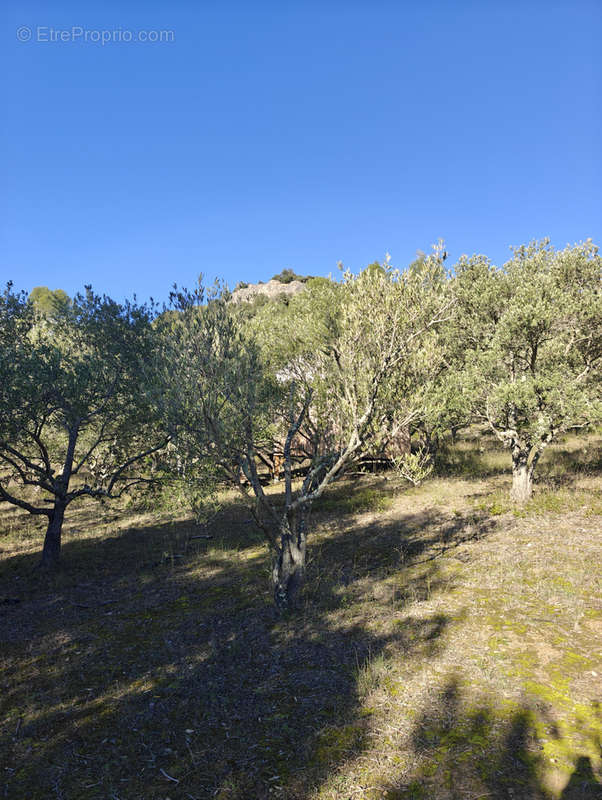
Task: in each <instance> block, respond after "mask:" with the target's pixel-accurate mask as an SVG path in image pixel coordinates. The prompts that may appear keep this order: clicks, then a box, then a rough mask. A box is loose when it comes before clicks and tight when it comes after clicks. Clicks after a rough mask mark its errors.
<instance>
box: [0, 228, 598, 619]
mask: <svg viewBox="0 0 602 800" xmlns="http://www.w3.org/2000/svg"><path fill="white" fill-rule="evenodd" d="M446 257H447V254H446V252H445V250H444V247H443V244H442V243H440V244H439V245H437V246H436V247H435V248H434V251H433V253H432V254H431V255H430V256H424V255H421V256H420V257H419V258H418V259H416V260H415V261H414V262H413V263H412V264H411V265H410V266H409V267H408V268H407V269H406V270H404V271H398V270H395V269H393V268H392V267H391V266H390V264H389V263H388V260H387V261H386V262H385V263H383V264H378V263H374V264H371V265H370V266H369V267H367V268H366V269H365V270H364V271H363V272H361V273H360V274H358V275H353V274H351V273H348V272H346V273H344V275H343V279H342V281H341V282H333V281H330V280H326V279H311V280H309V281H308V282H307V285H306V289H305V290H304V291H303V292H301V293H300V294H298V295H295V296H292V297H289V298H286V302H282V301H279V300H274V301H270V300H267V299H265V298H264V302H262V303H257V302H254V303H253V304H252V305H251V304H246V303H242V304H233V303H231V302H230V294H229V293H228V292H227V291H225V290H224V289H222V288H221V287H220V286H219V285H216V286H214V287H212V288H211V289H209V290H206V289H204V288H203V287H202V286H201V287H199V288H198V289H197V290H196V291H194V292H186V291H182V292H178V291H175V292H174V293H173V295H172V307H171V310H169V311H165V312H164V313H162V314H160V315H159V316H158V317H157V316H156V315H155V313H154V310H153V309H149V308H146V307H144V306H138V305H136V304H135V303H133V304H127V305H126V306H121V305H119V304H117V303H114V302H113V301H111V300H110V299H108V298H99V297H97V296H95V295H94V294H93V292H92V291H91V290H90V289H87V290H86V293H85V295H83V296H78V297H76V298H75V299H74V300H73V301H71V299H70V298H68V297H67V295H65V293H64V292H63V293H61V292H56V291H55V292H50V290H48V289H46V288H45V287H38V289H36V290H34V292H32V295H31V297H30V298H27V297H26V296H25V295H24V294H18V293H15V292H14V291H13V290H12V288H11V287H10V286H9V287H8V288H7V290H6V291H5V293H4V295H3V297H2V298H1V300H0V353H1V361H0V369H1V370H2V374H1V375H0V378H1V389H0V412H1V414H0V464H1V465H2V466H1V471H0V496H1V498H2V499H3V500H5V501H7V502H9V503H13V504H15V505H18V506H20V507H21V508H23V509H25V510H27V511H29V512H30V513H32V514H34V515H41V516H45V517H47V518H48V529H47V533H46V540H45V544H44V556H43V563H44V564H45V565H46V566H51V565H52V564H53V563H55V562H57V561H58V558H59V552H60V540H61V529H62V524H63V519H64V515H65V511H66V509H67V507H68V506H69V504H70V503H71V502H72V501H73V500H76V499H78V498H81V497H83V496H89V497H94V498H97V499H106V498H111V497H114V496H115V495H116V494H117V493H118V492H123V491H130V490H131V489H132V487H134V486H135V485H136V484H140V483H145V484H150V485H154V484H157V483H159V482H160V481H161V480H165V479H166V476H169V475H171V476H172V479H174V480H176V481H177V480H179V481H180V482H182V481H184V482H185V483H186V484H187V485H188V486H189V487H191V486H192V487H193V491H192V494H194V496H195V498H196V502H197V505H199V504H200V505H202V500H203V497H204V496H206V497H207V498H210V497H211V496H212V495H214V494H215V492H216V491H217V490H218V488H219V487H220V486H221V485H223V484H224V483H227V484H230V485H232V486H235V487H236V488H237V489H238V490H239V491H240V493H241V495H242V497H243V498H244V499H245V501H246V502H247V505H248V508H249V511H250V513H251V514H252V516H253V519H254V520H255V522H256V523H257V525H258V526H259V527H260V528H261V530H262V531H263V532H264V535H265V538H266V541H267V543H268V545H269V547H270V551H271V554H272V560H273V564H272V582H273V587H274V599H275V602H276V604H277V605H278V606H279V607H280V608H282V609H285V608H288V607H292V606H294V605H296V604H297V602H298V600H299V591H300V589H301V587H302V585H303V581H304V574H305V563H306V550H307V536H308V531H309V512H310V509H311V506H312V504H313V503H314V502H315V501H316V500H318V499H319V498H320V497H321V495H322V494H323V492H324V491H325V489H326V488H327V487H328V486H329V485H330V484H331V483H333V482H334V481H336V480H338V479H340V477H341V476H342V475H343V474H344V473H345V472H346V471H348V470H349V468H350V467H351V466H352V465H354V464H355V465H357V464H358V463H362V462H365V461H366V459H369V458H376V457H381V460H382V461H387V462H388V463H390V464H391V463H392V464H394V465H395V466H396V468H397V469H398V470H399V472H400V473H401V474H402V475H404V476H405V477H406V478H409V479H410V480H411V481H413V482H415V483H418V482H419V481H420V480H422V479H423V478H424V477H426V476H427V475H428V474H429V472H430V470H431V469H432V467H433V465H434V463H435V461H436V459H437V457H438V449H440V447H441V444H442V443H443V442H444V440H445V437H446V436H447V435H449V434H452V435H454V436H455V435H457V432H458V430H460V429H461V428H462V427H463V426H467V425H469V424H471V423H472V422H475V421H477V422H478V421H483V422H485V423H486V424H487V425H488V427H489V428H490V430H491V431H492V432H493V433H494V434H495V435H496V436H497V437H498V439H499V440H500V441H501V442H502V443H503V444H504V445H505V446H507V447H508V448H509V450H510V453H511V458H512V472H513V486H512V497H513V499H514V500H515V501H516V502H518V503H525V502H527V501H528V500H529V498H530V497H531V493H532V482H533V476H534V473H535V468H536V465H537V463H538V461H539V459H540V457H541V455H542V453H543V452H544V450H545V448H546V447H547V446H548V445H549V444H550V443H551V442H552V441H554V440H555V439H556V438H557V437H558V435H559V434H561V433H563V432H566V431H568V430H571V429H576V428H580V427H587V426H588V425H590V426H591V425H592V424H595V423H596V422H597V421H599V419H600V408H601V405H600V369H599V367H600V359H601V350H602V348H601V333H600V332H601V330H602V310H601V303H602V300H601V294H600V277H601V272H600V265H601V259H600V256H599V254H598V251H597V249H596V247H595V246H594V245H593V244H592V243H591V242H589V241H588V242H586V243H585V244H582V245H576V246H574V247H567V248H566V249H564V250H562V251H556V250H554V249H553V248H552V247H551V246H550V245H549V243H548V242H542V243H532V244H530V245H528V246H526V247H521V248H518V249H516V250H515V252H514V255H513V258H512V259H511V260H510V261H509V262H508V263H507V264H505V265H504V266H503V267H502V268H498V267H495V266H493V265H492V264H491V263H490V262H489V261H488V259H486V258H485V257H484V256H473V257H472V258H466V257H462V258H461V259H460V261H459V263H458V264H457V265H456V266H455V267H454V268H453V269H452V270H446V268H445V264H444V262H445V260H446ZM277 277H278V279H279V280H284V281H286V280H288V279H289V278H290V279H291V280H292V279H293V278H295V277H297V276H295V275H294V273H292V272H291V271H290V270H283V272H282V273H281V275H280V276H277ZM412 432H413V438H414V445H413V451H412V444H411V442H412ZM404 442H405V446H404ZM159 451H163V452H162V454H161V456H160V457H159V458H158V459H157V458H154V459H151V456H153V454H156V453H158V452H159ZM262 465H267V466H268V467H269V468H270V469H271V471H272V474H273V475H274V476H276V477H277V475H278V473H280V472H281V471H282V473H283V477H284V483H285V493H284V502H283V503H282V504H281V505H274V502H273V501H271V500H270V499H269V497H268V495H267V494H266V492H265V490H264V483H265V470H263V469H262ZM295 468H297V470H299V469H300V470H301V471H302V473H303V481H302V483H301V484H300V485H295V486H293V479H294V476H295V474H296V469H295ZM74 481H75V482H74ZM31 488H35V490H36V491H37V493H38V496H37V498H36V499H35V501H34V500H32V498H31V496H30V494H28V492H29V490H30V489H31ZM23 490H24V491H23Z"/></svg>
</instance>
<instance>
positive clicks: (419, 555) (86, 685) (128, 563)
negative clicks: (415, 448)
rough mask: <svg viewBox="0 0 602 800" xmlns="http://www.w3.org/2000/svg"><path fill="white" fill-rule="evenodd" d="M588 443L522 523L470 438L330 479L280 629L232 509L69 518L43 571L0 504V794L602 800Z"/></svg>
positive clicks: (558, 465)
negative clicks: (427, 455) (433, 457)
mask: <svg viewBox="0 0 602 800" xmlns="http://www.w3.org/2000/svg"><path fill="white" fill-rule="evenodd" d="M600 447H601V439H600V437H590V438H589V439H588V440H587V441H585V440H579V439H576V438H573V439H571V440H568V441H567V442H564V443H562V444H560V445H558V446H557V447H556V448H554V451H553V452H550V453H549V454H547V455H546V458H545V460H544V462H543V464H542V473H541V474H542V479H541V480H540V482H539V484H538V487H537V493H536V495H535V497H534V499H533V501H532V503H531V504H530V505H529V506H528V507H527V508H526V509H524V510H521V511H516V510H515V509H513V508H512V507H511V506H510V505H509V504H508V502H507V500H506V494H507V490H508V487H509V478H508V476H507V474H506V473H505V469H506V464H507V454H505V453H501V452H500V451H498V450H497V449H496V447H495V445H494V444H493V443H492V442H491V441H490V440H488V439H486V438H484V437H480V438H478V439H476V440H473V439H466V440H464V441H463V442H461V443H459V445H458V446H457V447H456V448H455V450H454V451H452V453H451V454H450V455H449V457H448V464H447V467H446V472H447V476H446V477H438V478H435V479H433V480H431V481H429V482H427V483H425V484H424V485H423V486H421V487H418V488H407V487H406V486H405V485H402V484H401V483H399V482H398V481H396V480H395V479H392V478H388V476H382V475H381V476H366V477H364V478H357V479H354V480H349V481H347V482H346V483H345V484H344V485H342V486H340V487H335V488H334V489H333V491H332V492H331V493H330V495H329V496H328V497H327V498H326V499H325V500H324V501H323V502H322V503H321V504H320V507H318V508H316V510H315V512H314V514H313V520H312V522H313V537H312V540H311V552H310V563H309V567H308V572H309V574H308V590H307V592H306V598H305V604H304V608H303V611H302V613H300V614H299V615H297V616H294V617H291V618H286V619H283V618H278V617H277V616H276V614H275V613H274V611H273V609H272V606H271V602H270V597H269V585H268V558H267V553H266V550H265V548H264V546H263V544H262V541H261V537H260V535H259V533H258V531H256V530H255V529H254V528H253V526H252V525H249V524H248V522H247V520H246V518H245V516H244V512H243V509H242V508H241V507H240V506H238V505H237V504H236V503H235V502H234V499H233V498H230V500H231V502H228V503H227V504H226V506H225V508H224V511H223V512H222V514H221V515H220V517H219V518H218V519H217V520H216V521H215V523H214V524H213V527H212V530H211V533H212V535H213V538H212V539H210V540H204V539H195V538H192V537H194V536H195V535H198V533H199V532H198V530H197V529H195V527H194V525H193V524H192V522H191V521H190V520H189V519H188V518H186V517H185V516H182V517H175V518H166V517H165V518H159V517H157V516H156V515H155V516H153V515H150V514H145V515H140V514H134V513H133V512H127V511H126V510H122V511H120V512H119V513H116V512H115V511H114V510H113V509H111V508H110V507H107V508H104V509H103V508H100V509H99V507H98V506H92V505H90V506H84V507H82V508H81V509H80V510H79V511H78V512H77V513H76V514H75V515H73V516H72V517H71V518H70V521H69V523H68V527H67V535H66V542H65V546H64V566H63V568H62V569H61V571H60V572H59V573H58V574H57V575H55V576H44V575H42V574H40V573H39V572H37V571H35V569H34V567H35V563H36V560H37V553H38V551H39V547H40V530H39V528H37V526H36V525H35V523H32V522H31V521H30V520H29V518H27V517H25V516H23V515H21V514H20V513H18V512H12V511H4V512H3V514H4V515H3V518H2V525H3V529H2V532H1V533H0V536H1V538H0V548H1V551H2V552H1V553H0V555H1V557H2V561H1V562H0V601H4V602H3V604H2V605H1V606H0V613H1V614H2V632H1V640H2V653H1V656H2V667H3V671H2V678H1V679H0V680H1V684H0V690H1V694H0V698H1V717H0V724H1V726H2V744H1V745H0V760H1V762H2V765H3V773H2V779H1V780H2V783H0V787H2V786H3V791H4V794H3V795H2V789H0V797H1V796H4V797H6V798H17V799H18V800H20V799H21V798H23V800H42V799H43V800H46V799H47V798H58V799H59V800H60V799H64V800H79V798H90V799H91V800H101V798H102V800H105V798H112V799H113V800H114V798H118V800H137V799H138V798H140V799H141V800H142V799H143V800H147V798H148V799H150V798H153V799H154V798H157V799H158V798H161V799H162V800H166V799H167V798H171V800H179V798H209V797H217V798H221V800H225V799H226V798H237V800H247V799H251V800H252V798H268V797H274V798H290V799H291V800H301V798H304V799H306V800H335V799H336V800H349V798H358V799H359V798H362V800H376V799H377V798H379V799H380V798H386V800H400V799H401V798H434V800H448V799H450V800H451V798H472V800H477V798H514V799H515V800H516V799H517V798H525V799H527V798H528V799H529V800H536V798H537V799H538V800H539V799H540V798H541V800H543V798H558V797H561V796H562V798H563V800H569V799H570V798H577V797H584V798H585V797H588V798H591V797H598V796H599V793H600V784H599V783H598V781H599V780H600V778H601V776H602V758H601V749H600V743H601V740H602V712H601V709H600V706H599V705H598V701H599V687H600V676H602V666H601V661H602V658H601V656H602V653H601V650H602V640H601V634H602V601H601V597H602V593H601V591H600V590H601V585H600V584H601V575H600V568H599V564H600V563H601V561H602V559H601V549H602V548H601V546H600V545H601V543H600V513H601V500H600V486H601V485H600V473H599V468H600ZM584 448H585V449H586V452H584ZM278 490H279V487H274V488H272V489H271V491H278ZM596 793H597V794H596Z"/></svg>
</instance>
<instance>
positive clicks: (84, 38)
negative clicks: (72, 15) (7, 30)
mask: <svg viewBox="0 0 602 800" xmlns="http://www.w3.org/2000/svg"><path fill="white" fill-rule="evenodd" d="M16 35H17V41H19V42H36V43H38V42H39V43H41V44H44V43H61V44H68V43H70V42H71V43H73V42H75V43H84V44H100V45H107V44H131V43H151V44H155V43H171V42H174V41H175V38H176V37H175V32H174V31H172V30H156V29H153V30H135V31H132V30H129V29H127V28H112V29H107V28H104V29H101V28H84V27H83V26H81V25H72V26H71V27H70V28H53V27H52V26H50V25H37V26H36V27H34V28H30V27H29V26H27V25H21V26H20V27H18V28H17V31H16Z"/></svg>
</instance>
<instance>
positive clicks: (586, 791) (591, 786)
mask: <svg viewBox="0 0 602 800" xmlns="http://www.w3.org/2000/svg"><path fill="white" fill-rule="evenodd" d="M540 720H541V711H540V712H539V713H538V712H537V711H536V710H535V709H533V708H531V707H530V706H529V705H528V704H526V703H525V704H520V703H514V704H507V705H506V707H505V708H503V707H497V708H495V707H493V706H492V705H487V704H474V701H473V702H472V703H471V702H470V700H469V699H468V696H467V697H463V696H462V691H461V682H460V680H459V679H458V678H452V679H451V680H450V681H449V682H448V684H447V686H446V687H445V689H444V690H443V691H442V692H441V693H440V694H439V695H438V696H437V698H436V699H435V700H434V702H433V703H432V704H431V706H430V707H429V708H427V709H426V710H425V711H424V712H423V713H422V714H421V716H420V717H419V719H418V720H417V721H416V723H415V725H414V727H413V730H412V733H411V750H412V751H413V753H414V754H415V756H416V759H417V766H416V767H415V768H414V769H413V770H412V773H413V774H412V775H410V776H405V777H404V779H400V780H399V781H397V782H392V785H390V786H389V788H388V790H387V791H386V792H385V794H384V797H385V798H386V800H422V798H432V800H465V798H467V797H471V798H472V797H478V798H481V797H483V798H493V799H494V800H508V799H511V800H551V798H559V799H560V800H577V798H583V799H585V798H588V800H593V799H594V798H600V797H602V785H601V784H600V783H599V782H598V780H597V779H596V777H595V775H594V773H593V770H592V765H591V760H590V757H589V756H586V755H583V756H580V757H579V758H578V759H577V760H576V763H575V764H574V766H573V770H572V773H571V774H570V777H568V776H567V775H566V774H562V773H561V774H560V775H559V776H558V775H557V776H556V782H558V780H560V781H561V786H562V785H564V788H560V787H559V788H557V789H556V790H554V789H553V788H551V787H550V785H549V781H548V780H546V775H545V772H544V770H543V764H544V762H543V759H542V749H543V746H542V741H541V739H540V736H539V734H538V730H539V731H541V725H538V721H540ZM549 727H550V728H552V729H553V728H554V725H553V723H551V721H550V726H549ZM555 736H556V737H557V738H559V737H560V734H559V733H558V731H557V730H556V731H555ZM585 736H586V739H587V738H588V737H589V740H590V746H591V747H593V750H594V751H599V750H600V742H599V741H596V740H595V735H594V734H593V733H591V732H585ZM600 752H601V754H602V751H600ZM546 784H547V785H546Z"/></svg>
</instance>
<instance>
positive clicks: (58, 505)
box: [41, 497, 67, 567]
mask: <svg viewBox="0 0 602 800" xmlns="http://www.w3.org/2000/svg"><path fill="white" fill-rule="evenodd" d="M66 508H67V504H66V502H65V501H64V500H63V499H62V498H58V497H57V498H56V500H55V501H54V507H53V509H52V511H51V512H50V516H49V518H48V527H47V529H46V536H45V538H44V549H43V550H42V561H41V566H42V567H55V566H56V565H57V564H58V562H59V558H60V555H61V532H62V530H63V520H64V518H65V509H66Z"/></svg>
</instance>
